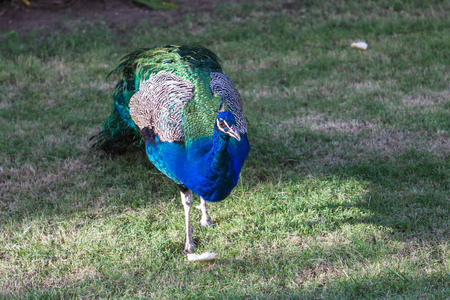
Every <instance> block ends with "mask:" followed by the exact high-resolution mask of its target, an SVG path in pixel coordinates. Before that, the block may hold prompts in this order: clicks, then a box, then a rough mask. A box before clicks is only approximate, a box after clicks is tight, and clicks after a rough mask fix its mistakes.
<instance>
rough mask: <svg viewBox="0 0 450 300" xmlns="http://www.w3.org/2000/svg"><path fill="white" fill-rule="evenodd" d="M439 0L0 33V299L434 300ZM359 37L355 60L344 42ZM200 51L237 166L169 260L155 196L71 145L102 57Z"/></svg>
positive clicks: (242, 9) (97, 83)
mask: <svg viewBox="0 0 450 300" xmlns="http://www.w3.org/2000/svg"><path fill="white" fill-rule="evenodd" d="M449 10H450V3H449V1H428V2H427V1H406V0H405V1H395V2H392V1H376V2H375V1H356V0H354V1H347V2H346V3H341V1H327V2H324V3H322V4H320V3H316V1H299V2H295V1H286V2H285V3H284V4H282V3H281V2H280V3H277V2H276V1H262V2H261V1H260V2H258V4H256V3H241V4H233V3H218V4H217V5H216V7H215V9H214V10H213V11H210V12H201V13H196V12H195V11H192V12H189V13H188V14H187V15H186V16H185V17H184V18H183V19H182V20H181V21H180V22H177V23H176V24H171V25H170V26H168V25H167V24H151V23H142V24H140V25H139V26H137V27H134V28H121V29H117V30H113V29H110V28H108V26H107V25H106V24H105V23H103V22H101V21H92V22H91V23H87V24H82V23H67V24H66V25H65V26H64V27H63V28H62V29H61V30H60V31H59V32H57V33H48V32H42V31H34V32H30V33H28V34H16V33H15V32H2V33H0V36H1V43H0V50H1V54H0V88H1V90H2V95H1V98H0V99H1V100H0V126H1V127H2V130H0V298H20V299H22V298H28V299H48V298H86V299H89V298H123V299H130V298H140V297H144V298H147V297H154V298H164V299H175V298H193V299H195V298H238V299H240V298H257V299H265V298H267V299H273V298H330V299H334V298H366V299H375V298H383V299H384V298H388V299H414V298H416V299H418V298H420V299H424V298H427V299H433V298H434V299H444V298H446V297H449V295H450V245H449V240H450V226H449V221H450V220H449V215H450V201H449V178H450V174H449V173H450V172H449V169H450V168H449V167H450V163H449V161H450V160H449V157H450V144H449V128H450V124H449V120H450V117H449V116H450V114H449V108H450V107H449V103H450V101H449V99H450V89H449V82H450V78H449V74H450V67H449V66H450V52H449V51H448V50H449V49H450V19H448V11H449ZM359 39H361V40H364V41H366V42H368V44H369V48H368V50H367V51H359V50H356V49H352V48H350V44H351V43H352V42H353V41H355V40H359ZM170 43H176V44H202V45H205V46H207V47H209V48H211V49H212V50H214V51H215V52H216V53H217V54H218V55H219V56H220V57H221V58H222V60H223V62H224V67H225V70H226V72H227V74H228V75H229V76H230V77H231V78H232V79H233V80H234V82H235V84H236V86H237V88H238V89H239V91H240V93H241V95H242V98H243V100H244V103H245V104H244V109H245V113H246V117H247V119H248V122H249V139H250V143H251V154H250V156H249V158H248V160H247V162H246V165H245V166H244V169H243V172H242V177H241V180H240V183H239V185H238V187H237V188H236V189H235V190H234V191H233V193H232V195H231V196H230V197H229V198H228V199H226V200H225V201H223V202H221V203H217V204H211V205H210V206H209V208H210V212H211V217H212V219H213V221H214V222H215V223H216V226H215V227H214V228H211V229H202V228H200V227H199V222H196V221H197V219H198V220H199V219H200V212H198V211H194V212H193V213H192V216H193V219H194V222H195V231H194V241H195V242H196V244H197V245H198V246H199V249H198V251H197V252H198V253H201V252H203V251H213V252H217V253H218V254H219V256H218V259H217V260H216V261H214V262H210V263H189V262H187V259H186V256H185V255H184V254H183V252H182V250H183V246H184V215H183V209H182V205H181V200H180V197H179V193H178V190H177V187H176V186H175V184H173V183H172V182H171V181H170V180H169V179H167V178H165V177H164V176H163V175H162V174H161V173H159V172H158V171H157V170H156V168H154V167H153V166H152V165H151V163H150V162H149V161H148V160H147V158H146V157H145V155H144V154H143V153H140V152H139V151H133V152H131V153H128V154H125V155H123V156H119V157H116V158H110V157H105V156H104V155H102V154H101V153H99V152H96V151H93V150H91V149H90V147H89V137H91V136H92V135H93V134H95V133H96V132H97V131H98V130H99V127H100V125H101V123H102V122H103V120H104V119H105V117H106V116H107V115H108V114H109V112H110V109H111V106H110V105H111V99H110V98H111V97H110V94H111V91H112V88H113V86H114V80H112V79H109V80H107V79H106V75H107V74H108V72H109V71H110V70H111V69H113V68H114V66H115V65H116V64H117V63H118V61H119V59H120V57H122V56H123V55H124V54H126V53H127V52H128V51H130V50H133V49H135V48H139V47H150V46H157V45H166V44H170Z"/></svg>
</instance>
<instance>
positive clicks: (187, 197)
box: [180, 187, 195, 254]
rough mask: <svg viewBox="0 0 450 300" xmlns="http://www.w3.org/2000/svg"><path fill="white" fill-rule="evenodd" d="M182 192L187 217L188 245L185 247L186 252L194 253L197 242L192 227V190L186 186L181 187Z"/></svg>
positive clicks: (182, 201)
mask: <svg viewBox="0 0 450 300" xmlns="http://www.w3.org/2000/svg"><path fill="white" fill-rule="evenodd" d="M180 193H181V203H183V207H184V215H185V217H186V246H185V247H184V253H186V254H187V253H192V252H194V250H195V244H194V241H193V240H192V229H191V217H190V212H191V203H192V192H191V190H189V189H187V188H186V187H184V188H180Z"/></svg>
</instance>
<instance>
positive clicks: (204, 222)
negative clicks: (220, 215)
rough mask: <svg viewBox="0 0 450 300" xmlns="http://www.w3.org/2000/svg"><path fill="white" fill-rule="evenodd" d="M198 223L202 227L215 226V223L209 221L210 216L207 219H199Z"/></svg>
mask: <svg viewBox="0 0 450 300" xmlns="http://www.w3.org/2000/svg"><path fill="white" fill-rule="evenodd" d="M200 225H201V226H202V227H213V226H215V224H214V223H213V222H212V221H211V219H210V218H207V219H203V218H202V219H201V220H200Z"/></svg>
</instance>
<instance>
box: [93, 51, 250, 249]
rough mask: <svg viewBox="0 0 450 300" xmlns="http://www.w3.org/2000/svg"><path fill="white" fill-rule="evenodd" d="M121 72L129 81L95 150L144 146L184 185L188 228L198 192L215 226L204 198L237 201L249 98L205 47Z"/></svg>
mask: <svg viewBox="0 0 450 300" xmlns="http://www.w3.org/2000/svg"><path fill="white" fill-rule="evenodd" d="M114 72H117V73H119V74H120V76H121V78H120V80H119V81H118V83H117V85H116V88H115V91H114V94H113V97H114V109H113V112H112V114H111V115H110V117H109V118H108V120H107V121H106V122H105V123H104V125H103V130H102V132H100V134H99V135H98V136H97V142H96V144H95V145H96V146H97V147H99V148H101V149H103V150H105V151H112V152H123V151H125V150H126V148H127V146H128V145H130V144H132V143H136V142H141V143H144V144H145V151H146V153H147V156H148V158H149V159H150V161H151V162H152V163H153V164H154V165H155V166H156V167H157V168H158V169H159V170H160V171H161V172H163V173H164V174H165V175H167V176H168V177H169V178H171V179H172V180H174V181H175V182H176V183H177V184H178V185H179V186H180V190H181V193H182V200H183V205H184V207H185V212H186V222H187V223H188V221H189V209H190V202H191V199H192V193H191V191H192V192H194V193H195V194H197V195H198V196H200V198H201V201H202V205H201V208H202V212H203V217H202V225H209V224H211V222H210V220H209V216H208V215H207V211H206V204H205V202H204V200H206V201H220V200H223V199H224V198H226V197H227V196H228V195H229V193H230V192H231V190H232V189H233V188H234V187H235V186H236V184H237V182H238V178H239V173H240V171H241V168H242V166H243V164H244V161H245V159H246V157H247V154H248V151H249V144H248V140H247V125H246V122H245V118H244V114H243V111H242V100H241V98H240V96H239V93H238V92H237V90H236V89H235V88H234V85H233V82H232V80H231V79H230V78H228V76H226V75H225V74H224V73H223V72H222V67H221V64H220V60H219V59H218V58H217V56H216V55H215V54H214V53H213V52H211V51H210V50H208V49H206V48H204V47H201V46H181V47H179V46H167V47H159V48H152V49H142V50H138V51H135V52H132V53H130V54H129V55H127V56H126V57H124V59H123V60H122V62H121V63H120V65H119V66H118V68H117V69H116V70H115V71H114ZM188 227H189V226H188V224H187V242H186V248H185V251H186V252H191V251H193V249H194V245H193V243H192V238H191V236H190V230H189V229H188Z"/></svg>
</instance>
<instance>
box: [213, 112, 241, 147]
mask: <svg viewBox="0 0 450 300" xmlns="http://www.w3.org/2000/svg"><path fill="white" fill-rule="evenodd" d="M214 128H215V129H216V130H217V132H218V133H219V135H221V136H224V137H228V136H231V137H233V138H235V139H236V140H238V141H240V140H241V135H240V134H239V132H238V130H237V127H236V119H235V118H234V116H233V114H232V113H231V112H229V111H227V110H226V111H220V112H219V113H218V114H217V118H216V124H215V126H214Z"/></svg>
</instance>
